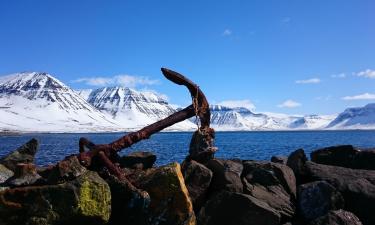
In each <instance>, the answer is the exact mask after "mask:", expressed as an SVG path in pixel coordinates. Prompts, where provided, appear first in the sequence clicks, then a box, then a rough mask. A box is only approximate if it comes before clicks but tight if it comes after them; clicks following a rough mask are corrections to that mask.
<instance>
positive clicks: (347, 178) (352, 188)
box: [305, 162, 375, 225]
mask: <svg viewBox="0 0 375 225" xmlns="http://www.w3.org/2000/svg"><path fill="white" fill-rule="evenodd" d="M305 171H306V175H305V176H306V179H307V180H310V181H318V180H324V181H327V182H328V183H330V184H331V185H333V186H334V187H335V188H336V189H337V190H338V191H339V192H340V193H341V194H342V195H343V197H344V200H345V210H348V211H350V212H353V213H355V214H356V215H357V216H358V217H359V218H360V220H361V221H362V223H363V224H365V225H373V224H375V213H374V212H375V204H374V202H375V171H374V170H357V169H356V170H354V169H349V168H344V167H338V166H328V165H322V164H317V163H314V162H306V164H305Z"/></svg>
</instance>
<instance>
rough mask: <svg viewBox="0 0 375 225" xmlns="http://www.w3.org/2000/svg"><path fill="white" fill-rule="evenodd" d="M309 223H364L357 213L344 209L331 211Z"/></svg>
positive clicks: (347, 224)
mask: <svg viewBox="0 0 375 225" xmlns="http://www.w3.org/2000/svg"><path fill="white" fill-rule="evenodd" d="M309 225H362V223H361V221H360V220H359V219H358V217H357V216H356V215H354V214H353V213H351V212H348V211H344V210H341V209H340V210H336V211H330V212H329V213H328V214H326V215H324V216H321V217H319V218H317V219H316V220H314V221H312V222H311V223H309Z"/></svg>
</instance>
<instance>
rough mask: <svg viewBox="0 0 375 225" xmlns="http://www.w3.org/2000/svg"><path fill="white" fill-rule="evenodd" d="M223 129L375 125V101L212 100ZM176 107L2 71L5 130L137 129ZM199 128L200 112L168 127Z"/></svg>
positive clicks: (140, 94) (139, 95)
mask: <svg viewBox="0 0 375 225" xmlns="http://www.w3.org/2000/svg"><path fill="white" fill-rule="evenodd" d="M210 108H211V125H212V127H213V128H215V129H216V130H218V131H229V130H230V131H236V130H237V131H247V130H311V129H375V103H373V104H368V105H366V106H364V107H358V108H349V109H346V110H345V111H344V112H343V113H341V114H339V115H338V116H337V117H336V115H328V116H320V115H307V116H299V115H285V114H277V113H254V112H252V111H251V110H249V109H247V108H244V107H226V106H220V105H212V106H210ZM174 112H176V109H174V108H173V107H172V106H171V105H170V104H168V102H167V101H166V100H165V99H164V98H163V97H162V95H160V94H157V93H153V92H149V91H136V90H133V89H130V88H124V87H105V88H99V89H96V90H91V89H88V90H81V91H73V90H72V89H70V88H69V87H68V86H66V85H65V84H63V83H62V82H61V81H59V80H57V79H56V78H54V77H53V76H51V75H50V74H47V73H37V72H30V73H27V72H24V73H17V74H12V75H9V76H5V77H0V131H4V130H10V131H24V132H27V131H30V132H31V131H40V132H95V131H97V132H100V131H127V130H137V129H140V128H142V127H144V126H146V125H149V124H151V123H154V122H156V121H158V120H161V119H163V118H166V117H167V116H169V115H171V114H173V113H174ZM193 129H196V125H195V123H194V118H192V119H191V120H185V121H183V122H181V123H178V124H175V125H174V126H172V127H170V128H168V129H167V130H178V131H185V130H193Z"/></svg>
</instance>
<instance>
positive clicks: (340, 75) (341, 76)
mask: <svg viewBox="0 0 375 225" xmlns="http://www.w3.org/2000/svg"><path fill="white" fill-rule="evenodd" d="M331 77H332V78H345V77H346V74H345V73H340V74H332V75H331Z"/></svg>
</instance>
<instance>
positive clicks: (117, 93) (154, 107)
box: [80, 87, 195, 130]
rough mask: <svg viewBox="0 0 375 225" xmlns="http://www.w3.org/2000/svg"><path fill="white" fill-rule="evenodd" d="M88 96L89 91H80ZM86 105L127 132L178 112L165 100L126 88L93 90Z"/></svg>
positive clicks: (188, 124) (178, 127) (183, 124)
mask: <svg viewBox="0 0 375 225" xmlns="http://www.w3.org/2000/svg"><path fill="white" fill-rule="evenodd" d="M80 93H81V94H82V95H86V94H87V93H88V92H87V91H82V90H81V91H80ZM87 101H88V102H89V103H90V104H91V105H93V106H94V107H95V108H97V109H98V110H100V111H101V112H103V113H106V114H107V115H109V116H110V117H111V118H112V119H113V120H115V121H117V122H118V123H119V124H120V125H121V127H124V128H126V129H139V128H142V127H144V126H146V125H149V124H151V123H154V122H156V121H159V120H161V119H164V118H166V117H168V116H169V115H171V114H173V113H174V112H176V110H175V109H173V108H172V107H171V106H170V105H169V104H168V103H167V101H166V100H165V99H163V98H162V97H161V96H159V95H158V94H155V93H152V92H146V91H143V92H140V91H136V90H133V89H130V88H125V87H104V88H99V89H96V90H93V91H91V92H90V94H89V95H88V96H87ZM194 128H195V126H194V124H192V123H191V122H190V121H188V120H186V121H183V122H180V123H178V124H175V125H174V126H172V127H170V128H167V130H190V129H194Z"/></svg>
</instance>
